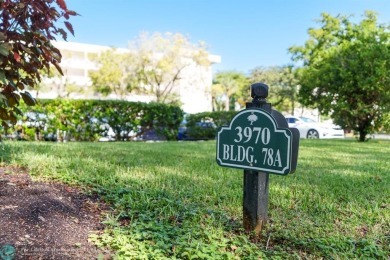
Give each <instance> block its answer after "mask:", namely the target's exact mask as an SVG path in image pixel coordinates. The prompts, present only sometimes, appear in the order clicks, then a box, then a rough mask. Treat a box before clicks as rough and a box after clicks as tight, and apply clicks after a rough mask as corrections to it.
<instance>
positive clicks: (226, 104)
mask: <svg viewBox="0 0 390 260" xmlns="http://www.w3.org/2000/svg"><path fill="white" fill-rule="evenodd" d="M229 106H230V98H229V96H228V95H226V101H225V110H226V111H229Z"/></svg>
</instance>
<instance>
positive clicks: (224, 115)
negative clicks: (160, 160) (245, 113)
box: [186, 111, 237, 139]
mask: <svg viewBox="0 0 390 260" xmlns="http://www.w3.org/2000/svg"><path fill="white" fill-rule="evenodd" d="M236 114H237V111H215V112H202V113H197V114H188V115H187V117H186V120H187V125H186V126H187V136H188V137H189V138H190V139H191V138H193V139H215V137H216V133H217V131H216V130H217V129H216V127H220V126H223V125H228V124H229V123H230V120H231V119H232V118H233V117H234V116H235V115H236ZM210 124H213V125H214V127H210Z"/></svg>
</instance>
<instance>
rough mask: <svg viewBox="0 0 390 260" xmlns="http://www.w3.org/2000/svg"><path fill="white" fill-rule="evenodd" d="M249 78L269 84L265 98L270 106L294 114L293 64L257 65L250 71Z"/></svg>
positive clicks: (294, 78)
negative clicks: (257, 66)
mask: <svg viewBox="0 0 390 260" xmlns="http://www.w3.org/2000/svg"><path fill="white" fill-rule="evenodd" d="M249 79H250V82H252V83H255V82H263V83H265V84H267V85H269V87H270V88H269V94H268V98H267V99H268V101H269V102H270V103H271V104H272V106H273V107H275V108H277V109H278V110H282V111H290V113H291V114H292V115H294V110H295V104H296V95H297V87H298V82H297V80H296V76H295V70H294V68H293V66H291V65H288V66H276V67H266V68H264V67H259V68H256V69H254V70H253V71H251V74H250V76H249Z"/></svg>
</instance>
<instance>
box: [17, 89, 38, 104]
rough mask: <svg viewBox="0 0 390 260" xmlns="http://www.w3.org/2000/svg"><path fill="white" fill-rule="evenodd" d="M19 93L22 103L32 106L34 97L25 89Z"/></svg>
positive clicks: (34, 101) (34, 102)
mask: <svg viewBox="0 0 390 260" xmlns="http://www.w3.org/2000/svg"><path fill="white" fill-rule="evenodd" d="M20 95H21V96H22V98H23V101H24V103H26V104H27V105H28V106H34V105H35V104H36V103H37V102H36V100H35V98H33V97H32V96H31V94H30V93H28V92H27V91H26V92H21V93H20Z"/></svg>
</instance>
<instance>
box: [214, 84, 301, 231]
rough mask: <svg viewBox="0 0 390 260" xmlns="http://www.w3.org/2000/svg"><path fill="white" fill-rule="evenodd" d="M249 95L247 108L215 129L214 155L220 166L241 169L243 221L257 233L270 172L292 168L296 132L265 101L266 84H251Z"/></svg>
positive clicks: (265, 206)
mask: <svg viewBox="0 0 390 260" xmlns="http://www.w3.org/2000/svg"><path fill="white" fill-rule="evenodd" d="M251 96H252V98H253V100H252V102H250V103H247V104H246V109H244V110H242V111H240V112H238V113H237V115H235V116H234V118H233V119H232V120H231V122H230V124H229V126H223V127H220V128H219V129H218V134H217V157H216V159H217V163H218V164H219V165H220V166H225V167H233V168H240V169H244V191H243V192H244V199H243V225H244V228H245V230H247V231H253V232H255V233H256V234H257V235H259V234H260V232H261V230H262V228H263V226H264V224H265V223H266V221H267V219H268V186H269V174H270V173H272V174H278V175H286V174H288V173H293V172H294V171H295V169H296V165H297V158H298V146H299V132H298V130H297V129H295V128H289V127H288V124H287V121H286V119H285V118H284V116H283V115H282V114H281V113H279V112H277V111H276V110H273V109H272V108H271V104H270V103H267V101H266V97H267V96H268V86H267V85H265V84H263V83H256V84H253V85H252V86H251Z"/></svg>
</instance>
